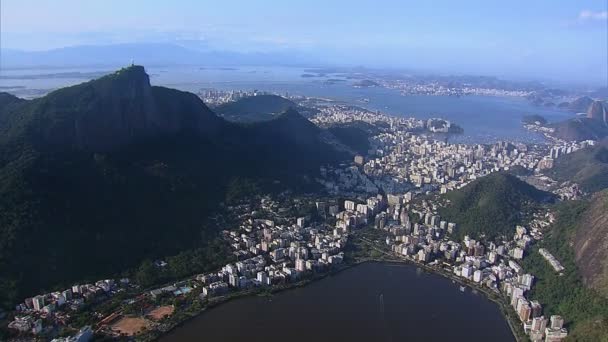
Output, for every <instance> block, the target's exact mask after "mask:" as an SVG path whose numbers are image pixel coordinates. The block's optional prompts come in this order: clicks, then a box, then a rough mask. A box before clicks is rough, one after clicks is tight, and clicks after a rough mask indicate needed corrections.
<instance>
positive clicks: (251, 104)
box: [213, 95, 298, 122]
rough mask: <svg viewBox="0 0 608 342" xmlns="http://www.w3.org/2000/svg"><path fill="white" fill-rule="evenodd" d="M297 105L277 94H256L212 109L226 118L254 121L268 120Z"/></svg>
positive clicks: (237, 120)
mask: <svg viewBox="0 0 608 342" xmlns="http://www.w3.org/2000/svg"><path fill="white" fill-rule="evenodd" d="M297 107H298V105H297V104H295V103H294V102H292V101H290V100H288V99H286V98H284V97H281V96H278V95H257V96H248V97H244V98H241V99H238V100H236V101H233V102H227V103H224V104H221V105H219V106H217V107H214V108H213V110H214V111H215V112H216V113H218V114H220V115H222V116H223V117H224V118H225V119H226V120H230V121H235V122H254V121H263V120H270V119H272V118H273V117H275V116H276V115H278V114H281V113H284V112H286V111H287V110H289V109H292V108H293V109H295V108H297Z"/></svg>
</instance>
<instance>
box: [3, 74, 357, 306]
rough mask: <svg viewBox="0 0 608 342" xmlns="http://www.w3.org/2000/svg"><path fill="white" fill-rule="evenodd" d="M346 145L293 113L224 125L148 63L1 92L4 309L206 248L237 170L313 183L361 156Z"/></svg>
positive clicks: (290, 183)
mask: <svg viewBox="0 0 608 342" xmlns="http://www.w3.org/2000/svg"><path fill="white" fill-rule="evenodd" d="M340 146H342V145H341V144H340V142H339V141H337V139H336V138H335V137H333V136H332V135H331V134H330V133H329V132H328V131H326V130H324V129H321V128H319V127H317V126H316V125H314V124H313V123H312V122H310V121H309V120H307V119H306V118H304V117H303V116H301V115H300V114H299V113H297V112H296V111H294V110H288V111H287V112H286V113H283V114H281V115H277V116H276V118H275V119H273V120H268V121H264V122H259V123H252V124H248V125H240V124H235V123H231V122H228V121H226V120H224V119H222V118H220V117H218V116H217V115H216V114H215V113H213V112H212V111H211V110H210V109H209V108H207V106H206V105H205V104H204V103H203V102H202V101H201V100H200V99H199V98H198V97H197V96H195V95H194V94H191V93H186V92H181V91H177V90H174V89H168V88H164V87H156V86H151V85H150V83H149V77H148V75H147V74H146V73H145V71H144V68H143V67H140V66H132V67H129V68H125V69H122V70H120V71H118V72H115V73H112V74H109V75H107V76H104V77H101V78H99V79H97V80H93V81H90V82H86V83H82V84H79V85H76V86H72V87H68V88H64V89H60V90H57V91H54V92H52V93H50V94H48V95H47V96H44V97H41V98H38V99H35V100H30V101H26V100H22V99H19V98H16V97H14V96H12V95H9V94H6V93H0V212H1V213H2V215H0V274H2V275H3V276H2V277H1V279H0V305H3V306H7V307H9V306H10V305H12V304H13V303H14V300H15V299H16V298H21V297H23V296H25V295H32V294H35V293H37V291H40V290H42V289H48V287H50V286H53V285H56V284H58V283H60V282H61V283H63V282H71V281H75V280H78V279H83V278H87V277H100V276H104V275H112V274H116V272H119V271H122V270H124V269H125V268H127V267H132V266H134V265H137V264H139V263H140V262H141V261H142V260H143V259H144V258H158V257H162V256H166V255H170V254H175V253H178V252H180V251H183V250H184V249H187V248H195V247H200V246H203V245H204V244H205V243H206V242H207V241H206V239H205V238H204V236H205V234H203V233H204V232H205V231H206V230H208V227H204V226H202V224H203V222H204V219H205V218H206V217H207V216H208V214H209V213H210V212H212V211H213V210H215V208H216V207H217V206H218V204H219V202H221V201H225V200H226V199H227V196H228V194H229V193H231V194H234V193H239V191H240V190H241V189H234V186H238V184H239V182H235V180H239V179H240V180H246V181H249V182H255V183H256V184H258V185H259V186H260V187H261V188H262V189H264V187H265V186H266V185H269V186H270V185H271V186H272V187H273V188H277V187H278V190H280V189H287V188H289V189H292V190H296V191H298V189H310V188H311V187H312V188H313V189H314V186H315V185H314V183H313V182H312V181H311V179H312V178H313V177H314V176H316V175H317V174H318V172H319V167H320V166H321V165H325V164H331V163H338V162H342V161H345V160H348V159H350V158H351V156H352V154H350V153H348V152H347V151H346V149H341V150H340V149H338V147H340ZM235 184H236V185H235ZM277 184H278V185H277ZM64 285H65V284H64Z"/></svg>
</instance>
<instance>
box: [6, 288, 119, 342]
mask: <svg viewBox="0 0 608 342" xmlns="http://www.w3.org/2000/svg"><path fill="white" fill-rule="evenodd" d="M127 286H129V279H128V278H123V279H120V280H114V279H104V280H99V281H97V282H95V283H92V284H83V285H78V284H77V285H73V286H72V287H71V288H68V289H65V290H63V291H56V292H52V293H46V294H41V295H37V296H34V297H31V298H26V299H25V300H24V302H23V303H20V304H18V305H17V306H16V308H15V312H16V315H15V317H14V320H13V321H12V322H10V323H9V325H8V328H10V329H13V330H16V331H19V332H21V333H31V334H34V335H38V334H40V333H42V332H43V331H44V328H45V327H46V326H48V328H49V329H52V327H53V326H54V325H57V324H59V325H66V324H67V323H68V322H69V320H70V313H74V312H78V311H80V310H81V309H82V308H83V307H84V306H85V305H86V304H88V303H92V302H96V301H99V300H102V299H105V298H108V297H111V296H114V295H116V294H117V293H119V292H122V291H124V290H125V288H126V287H127ZM88 335H89V334H88V332H87V331H84V332H83V334H82V336H85V337H86V336H88ZM82 336H80V337H79V338H83V337H82ZM78 341H82V339H81V340H78Z"/></svg>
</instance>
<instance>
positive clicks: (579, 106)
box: [560, 96, 593, 113]
mask: <svg viewBox="0 0 608 342" xmlns="http://www.w3.org/2000/svg"><path fill="white" fill-rule="evenodd" d="M592 103H593V99H592V98H590V97H589V96H582V97H579V98H577V99H576V100H574V101H572V102H569V103H568V102H565V103H563V104H560V107H562V108H565V109H567V110H569V111H571V112H574V113H586V112H587V110H588V109H589V106H591V104H592Z"/></svg>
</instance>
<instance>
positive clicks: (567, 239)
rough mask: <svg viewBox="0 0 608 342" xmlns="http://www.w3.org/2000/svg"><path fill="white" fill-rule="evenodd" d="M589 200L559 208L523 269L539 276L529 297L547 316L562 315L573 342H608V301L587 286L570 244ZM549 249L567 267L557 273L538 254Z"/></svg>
mask: <svg viewBox="0 0 608 342" xmlns="http://www.w3.org/2000/svg"><path fill="white" fill-rule="evenodd" d="M588 206H589V202H588V201H569V202H563V203H560V204H559V205H557V207H556V214H557V222H556V223H555V224H554V225H553V227H552V228H551V230H550V232H549V233H548V234H547V236H545V238H544V239H543V240H542V242H541V243H540V244H539V245H537V246H535V247H534V249H533V251H532V252H531V253H530V255H529V256H527V257H526V258H524V262H523V267H524V268H525V270H526V271H527V272H529V273H531V274H534V276H535V277H536V281H535V285H534V287H533V289H532V291H531V293H530V298H532V299H536V300H538V301H539V302H540V303H541V304H542V305H543V307H544V314H545V315H561V316H563V317H564V318H565V320H566V324H567V328H568V329H569V336H568V340H570V341H590V342H591V341H603V342H604V341H608V299H606V298H604V297H602V296H600V295H599V294H598V293H597V292H596V291H594V290H592V289H589V288H587V287H585V285H584V284H583V281H582V279H581V276H580V273H579V270H578V267H577V265H576V263H575V258H574V251H573V250H572V247H571V245H570V243H571V241H572V239H573V235H574V233H575V231H576V229H577V227H578V226H579V223H580V222H581V220H582V215H584V214H585V210H586V209H587V208H588ZM541 247H544V248H547V249H548V250H549V251H550V252H551V253H552V254H553V255H554V256H555V257H556V258H558V260H560V262H561V263H562V265H563V266H564V267H565V268H566V270H565V271H564V274H563V275H561V276H560V275H559V274H557V273H556V272H555V271H554V270H553V268H552V267H551V266H550V265H549V264H548V263H547V261H545V259H543V257H542V256H541V255H540V254H539V253H538V248H541Z"/></svg>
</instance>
